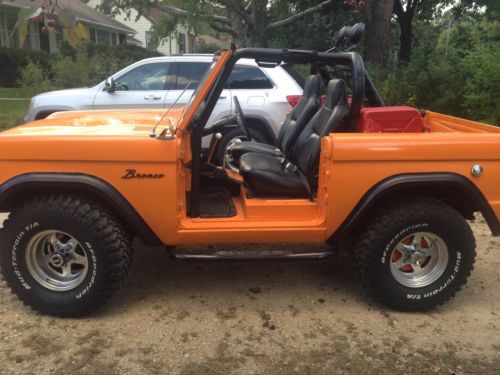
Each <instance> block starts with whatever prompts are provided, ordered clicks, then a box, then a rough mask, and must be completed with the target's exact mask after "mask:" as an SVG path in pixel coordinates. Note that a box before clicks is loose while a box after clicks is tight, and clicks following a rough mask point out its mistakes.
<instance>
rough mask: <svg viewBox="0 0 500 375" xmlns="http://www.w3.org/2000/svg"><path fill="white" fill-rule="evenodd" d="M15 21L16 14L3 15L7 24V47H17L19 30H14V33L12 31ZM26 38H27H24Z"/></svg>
mask: <svg viewBox="0 0 500 375" xmlns="http://www.w3.org/2000/svg"><path fill="white" fill-rule="evenodd" d="M16 22H17V16H15V15H12V14H6V15H5V25H6V26H7V40H8V47H10V48H18V47H19V32H18V31H17V30H16V32H15V33H12V30H14V26H15V25H16ZM26 39H28V38H26Z"/></svg>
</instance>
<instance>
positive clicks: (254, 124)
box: [245, 116, 276, 145]
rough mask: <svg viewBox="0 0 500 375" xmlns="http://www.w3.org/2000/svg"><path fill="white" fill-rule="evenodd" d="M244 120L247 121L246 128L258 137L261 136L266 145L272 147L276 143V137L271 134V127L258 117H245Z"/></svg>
mask: <svg viewBox="0 0 500 375" xmlns="http://www.w3.org/2000/svg"><path fill="white" fill-rule="evenodd" d="M245 120H246V121H247V125H248V128H249V129H250V131H252V130H253V131H255V132H258V133H259V134H260V135H262V136H263V137H264V138H265V139H266V141H267V143H269V144H271V145H273V144H275V143H276V135H275V134H274V132H273V129H272V128H271V125H270V124H269V123H268V122H267V121H265V120H263V119H261V118H258V117H246V116H245Z"/></svg>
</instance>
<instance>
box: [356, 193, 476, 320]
mask: <svg viewBox="0 0 500 375" xmlns="http://www.w3.org/2000/svg"><path fill="white" fill-rule="evenodd" d="M475 247H476V244H475V240H474V237H473V234H472V230H471V229H470V227H469V225H468V224H467V222H466V221H465V220H464V218H463V217H462V216H461V215H460V214H459V213H458V212H457V211H455V210H454V209H453V208H451V207H450V206H448V205H447V204H445V203H443V202H441V201H438V200H432V199H425V198H421V199H416V200H414V201H413V202H411V203H410V202H407V203H401V204H395V205H391V206H389V207H387V208H385V209H383V210H381V211H379V212H378V214H377V215H374V216H373V218H372V219H371V221H370V222H369V223H368V225H367V228H366V229H365V231H364V232H363V234H362V235H361V236H360V238H359V240H358V243H357V245H356V247H355V263H356V266H357V268H358V269H359V271H360V274H361V277H362V281H363V284H364V285H365V286H366V287H368V288H369V289H371V290H372V291H373V292H375V294H376V295H378V296H379V297H380V298H381V300H382V301H383V302H384V303H385V304H387V305H389V306H391V307H393V308H396V309H399V310H405V311H420V310H426V309H430V308H434V307H436V306H438V305H440V304H442V303H443V302H445V301H447V300H448V299H450V298H451V297H453V296H454V295H455V293H456V292H457V291H459V290H460V288H461V287H462V286H463V285H464V284H465V283H466V281H467V278H468V276H469V275H470V273H471V271H472V268H473V264H474V260H475V256H476V251H475Z"/></svg>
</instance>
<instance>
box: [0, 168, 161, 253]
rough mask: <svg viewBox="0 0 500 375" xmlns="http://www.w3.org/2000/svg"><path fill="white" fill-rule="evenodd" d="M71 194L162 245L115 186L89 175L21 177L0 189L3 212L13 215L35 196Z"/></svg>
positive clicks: (135, 233) (144, 238) (143, 238)
mask: <svg viewBox="0 0 500 375" xmlns="http://www.w3.org/2000/svg"><path fill="white" fill-rule="evenodd" d="M50 194H71V195H78V196H82V197H84V198H86V199H91V200H92V201H94V202H95V203H97V204H99V205H101V206H102V207H104V208H106V209H108V210H109V212H110V213H112V214H113V215H114V216H115V217H116V218H118V219H119V220H120V221H122V222H123V225H124V226H126V227H127V228H128V230H129V231H130V233H131V235H133V236H137V237H139V238H141V240H142V241H143V242H144V243H145V244H147V245H153V246H157V245H161V244H162V243H161V241H160V239H159V238H158V237H157V235H156V234H155V233H154V232H153V230H152V229H151V228H150V227H149V225H148V224H147V223H146V222H145V221H144V219H143V218H142V217H141V216H140V214H139V213H138V212H137V211H136V210H135V208H134V207H133V206H132V205H131V204H130V202H128V201H127V199H126V198H125V197H124V196H123V195H121V193H120V192H118V191H117V190H116V189H115V188H114V187H113V186H111V185H109V184H108V183H106V182H105V181H103V180H100V179H98V178H96V177H93V176H90V175H86V174H62V173H59V174H58V173H33V174H27V175H20V176H17V177H14V178H13V179H11V180H9V181H7V182H6V183H4V184H3V185H2V186H0V212H11V211H12V210H14V209H15V208H16V207H17V206H18V205H19V204H21V203H22V202H24V201H26V200H29V199H31V198H33V197H35V196H40V195H50Z"/></svg>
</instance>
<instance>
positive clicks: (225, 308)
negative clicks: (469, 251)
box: [0, 220, 500, 375]
mask: <svg viewBox="0 0 500 375" xmlns="http://www.w3.org/2000/svg"><path fill="white" fill-rule="evenodd" d="M472 226H473V228H474V232H475V234H476V237H477V240H478V260H477V263H476V267H475V270H474V272H473V274H472V277H471V278H470V280H469V283H468V285H467V286H466V287H465V289H464V290H462V291H461V292H460V293H459V294H458V296H457V297H456V298H455V299H453V300H452V301H451V302H449V303H447V304H446V305H444V306H442V307H440V308H438V309H437V310H436V311H433V312H430V313H425V314H424V313H419V314H416V313H399V312H395V311H391V310H387V309H385V308H384V307H382V306H380V305H379V304H377V303H376V302H375V301H373V300H372V299H370V298H369V297H368V296H366V295H365V294H364V293H363V291H362V289H361V287H360V284H359V282H358V279H357V275H356V273H355V272H354V270H353V268H352V265H351V263H350V261H349V259H346V258H337V259H335V260H333V261H329V262H321V263H317V262H272V263H269V262H250V263H243V262H222V263H221V262H219V263H215V262H214V263H211V262H196V263H194V262H181V261H172V260H170V259H169V257H168V255H167V254H166V252H165V251H164V250H163V249H161V248H143V247H142V246H140V245H137V244H136V246H135V250H136V252H135V265H134V267H133V270H132V272H131V275H130V278H129V282H128V283H127V285H126V286H125V288H123V289H122V291H121V292H120V293H118V294H117V295H115V297H114V298H113V299H112V300H111V301H109V303H108V304H107V305H106V306H105V307H104V308H103V309H101V310H99V312H98V313H96V314H95V315H93V316H92V317H89V318H86V319H56V318H51V317H46V316H40V315H38V314H36V313H33V312H31V311H30V310H29V309H28V308H25V307H24V306H22V305H21V304H20V303H19V302H18V301H17V299H16V298H15V297H13V296H12V295H11V294H10V293H9V292H8V290H7V289H6V286H5V283H4V282H3V281H0V364H1V367H0V373H2V374H10V373H37V374H49V373H50V374H68V373H73V372H79V373H89V374H93V375H95V374H101V373H103V374H113V373H116V374H127V373H130V374H138V373H165V374H166V373H168V374H177V373H181V374H201V373H202V374H229V373H241V374H274V373H282V374H290V373H300V374H304V373H311V374H322V373H325V374H332V373H357V374H371V373H373V374H378V373H389V374H390V373H395V374H400V373H442V374H450V373H456V374H461V373H471V374H472V373H474V374H479V373H481V374H498V373H500V298H499V297H500V291H499V287H500V257H499V255H500V240H499V239H498V238H494V237H491V236H490V234H489V231H488V229H487V227H486V225H485V224H484V222H482V220H478V221H477V222H476V223H473V224H472ZM226 247H228V246H226Z"/></svg>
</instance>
